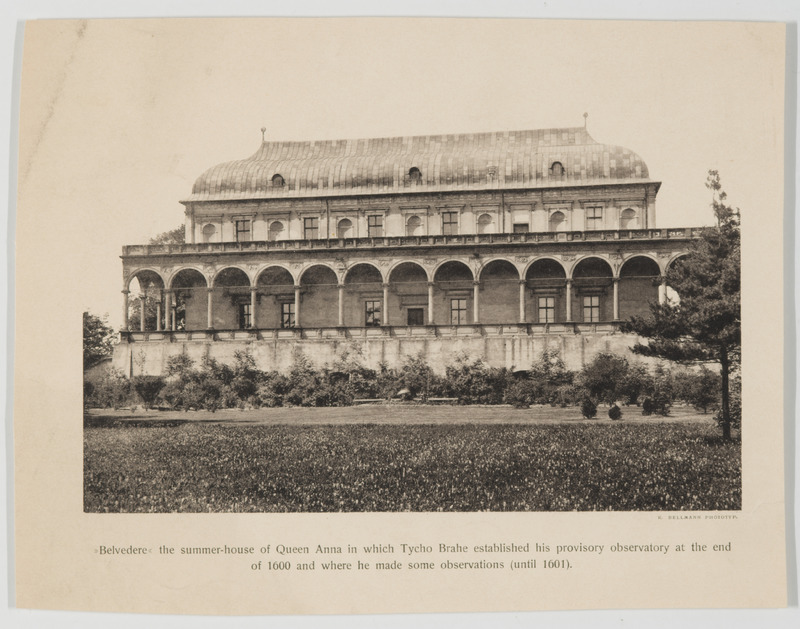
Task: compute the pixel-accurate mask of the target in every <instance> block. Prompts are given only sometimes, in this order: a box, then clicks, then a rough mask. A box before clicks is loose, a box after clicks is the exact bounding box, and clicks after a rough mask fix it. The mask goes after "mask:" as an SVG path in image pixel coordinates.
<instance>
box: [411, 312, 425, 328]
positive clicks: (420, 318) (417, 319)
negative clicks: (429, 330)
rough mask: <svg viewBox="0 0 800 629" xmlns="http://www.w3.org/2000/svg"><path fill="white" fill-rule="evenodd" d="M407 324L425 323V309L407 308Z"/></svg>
mask: <svg viewBox="0 0 800 629" xmlns="http://www.w3.org/2000/svg"><path fill="white" fill-rule="evenodd" d="M408 325H425V309H424V308H409V309H408Z"/></svg>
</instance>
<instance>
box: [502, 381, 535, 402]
mask: <svg viewBox="0 0 800 629" xmlns="http://www.w3.org/2000/svg"><path fill="white" fill-rule="evenodd" d="M540 392H541V387H540V386H539V384H538V383H536V382H534V381H533V380H529V379H527V378H525V379H523V380H517V381H516V382H512V383H511V384H510V385H509V386H508V387H506V390H505V391H504V392H503V401H504V402H505V403H506V404H511V406H513V407H514V408H530V405H531V404H534V403H535V401H536V398H537V396H538V395H540Z"/></svg>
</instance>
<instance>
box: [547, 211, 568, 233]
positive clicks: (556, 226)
mask: <svg viewBox="0 0 800 629" xmlns="http://www.w3.org/2000/svg"><path fill="white" fill-rule="evenodd" d="M566 228H567V217H566V216H564V212H553V213H552V214H551V215H550V231H551V232H561V231H564V230H565V229H566Z"/></svg>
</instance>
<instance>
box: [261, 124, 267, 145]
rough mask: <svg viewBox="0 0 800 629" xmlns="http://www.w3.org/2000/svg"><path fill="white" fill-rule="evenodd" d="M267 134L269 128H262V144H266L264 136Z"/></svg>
mask: <svg viewBox="0 0 800 629" xmlns="http://www.w3.org/2000/svg"><path fill="white" fill-rule="evenodd" d="M266 132H267V128H266V127H261V141H262V142H265V141H266V138H265V137H264V134H265V133H266Z"/></svg>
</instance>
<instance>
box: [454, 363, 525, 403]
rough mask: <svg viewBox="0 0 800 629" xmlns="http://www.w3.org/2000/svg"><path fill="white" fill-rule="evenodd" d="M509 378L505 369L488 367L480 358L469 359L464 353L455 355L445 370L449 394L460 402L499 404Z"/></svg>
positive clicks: (509, 375)
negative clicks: (454, 358) (452, 361)
mask: <svg viewBox="0 0 800 629" xmlns="http://www.w3.org/2000/svg"><path fill="white" fill-rule="evenodd" d="M510 380H511V374H510V373H509V371H508V370H507V369H495V368H492V367H489V366H488V365H486V363H484V362H483V361H482V360H481V359H476V360H470V359H469V357H468V356H467V355H466V354H461V355H459V356H457V357H456V360H455V363H453V364H452V365H448V366H447V368H446V371H445V382H446V387H447V389H448V393H449V395H450V396H452V397H457V398H458V400H459V402H461V403H462V404H500V403H501V402H502V401H503V391H504V389H505V388H506V386H507V384H508V383H509V382H510Z"/></svg>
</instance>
